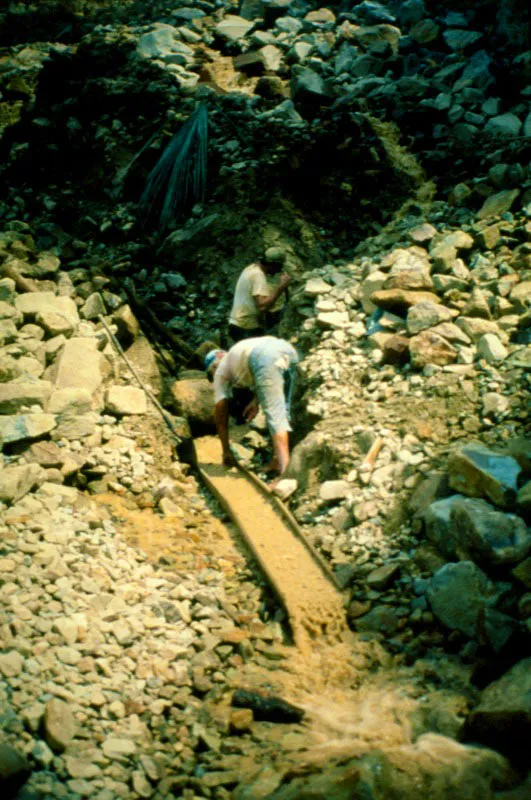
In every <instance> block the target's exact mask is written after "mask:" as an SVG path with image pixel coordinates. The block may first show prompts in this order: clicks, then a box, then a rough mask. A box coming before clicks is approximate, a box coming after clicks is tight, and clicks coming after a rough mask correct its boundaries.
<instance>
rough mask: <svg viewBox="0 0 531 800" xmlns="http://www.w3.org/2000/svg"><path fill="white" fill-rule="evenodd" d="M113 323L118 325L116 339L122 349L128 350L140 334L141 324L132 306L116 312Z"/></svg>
mask: <svg viewBox="0 0 531 800" xmlns="http://www.w3.org/2000/svg"><path fill="white" fill-rule="evenodd" d="M112 322H113V324H114V325H116V329H117V330H116V334H115V336H116V338H117V339H118V341H119V342H120V344H121V345H122V347H123V348H125V349H127V348H128V347H130V346H131V345H132V343H133V342H134V341H135V339H136V338H137V337H138V336H139V334H140V324H139V322H138V320H137V318H136V317H135V315H134V314H133V312H132V311H131V308H130V306H129V305H127V304H126V305H123V306H121V307H120V308H119V309H118V310H117V311H115V312H114V313H113V315H112Z"/></svg>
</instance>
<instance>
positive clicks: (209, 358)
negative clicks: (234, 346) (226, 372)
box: [203, 350, 225, 381]
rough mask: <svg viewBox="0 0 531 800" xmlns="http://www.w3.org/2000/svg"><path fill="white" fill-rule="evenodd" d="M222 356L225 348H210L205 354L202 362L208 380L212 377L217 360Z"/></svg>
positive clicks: (216, 366)
mask: <svg viewBox="0 0 531 800" xmlns="http://www.w3.org/2000/svg"><path fill="white" fill-rule="evenodd" d="M224 356H225V350H210V352H208V353H207V354H206V356H205V360H204V362H203V364H204V366H205V372H206V374H207V378H208V380H209V381H212V380H213V379H214V373H215V372H216V369H217V368H218V364H219V362H220V361H221V359H222V358H223V357H224Z"/></svg>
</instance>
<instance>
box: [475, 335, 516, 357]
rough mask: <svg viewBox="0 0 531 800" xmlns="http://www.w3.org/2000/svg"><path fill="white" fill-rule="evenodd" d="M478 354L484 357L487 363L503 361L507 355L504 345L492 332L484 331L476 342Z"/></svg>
mask: <svg viewBox="0 0 531 800" xmlns="http://www.w3.org/2000/svg"><path fill="white" fill-rule="evenodd" d="M477 351H478V355H479V356H481V358H484V359H485V361H487V362H488V363H489V364H493V363H495V362H496V361H503V360H504V359H505V358H507V356H508V355H509V352H508V350H507V348H506V347H504V345H503V344H502V343H501V342H500V340H499V339H498V337H497V336H496V335H495V334H493V333H485V334H484V335H483V336H482V337H481V338H480V339H479V340H478V343H477Z"/></svg>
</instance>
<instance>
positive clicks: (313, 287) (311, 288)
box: [304, 278, 332, 297]
mask: <svg viewBox="0 0 531 800" xmlns="http://www.w3.org/2000/svg"><path fill="white" fill-rule="evenodd" d="M331 289H332V287H331V285H330V284H329V283H327V282H326V281H324V280H323V279H322V278H309V280H307V281H306V283H305V284H304V294H306V295H308V296H309V297H317V296H318V295H320V294H327V293H328V292H330V291H331Z"/></svg>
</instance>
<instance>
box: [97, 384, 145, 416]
mask: <svg viewBox="0 0 531 800" xmlns="http://www.w3.org/2000/svg"><path fill="white" fill-rule="evenodd" d="M105 411H106V412H107V413H108V414H115V415H116V416H118V417H122V416H125V415H128V414H145V413H146V411H147V398H146V394H145V392H144V390H143V389H138V388H137V387H136V386H110V387H109V388H108V389H107V391H106V393H105Z"/></svg>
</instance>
